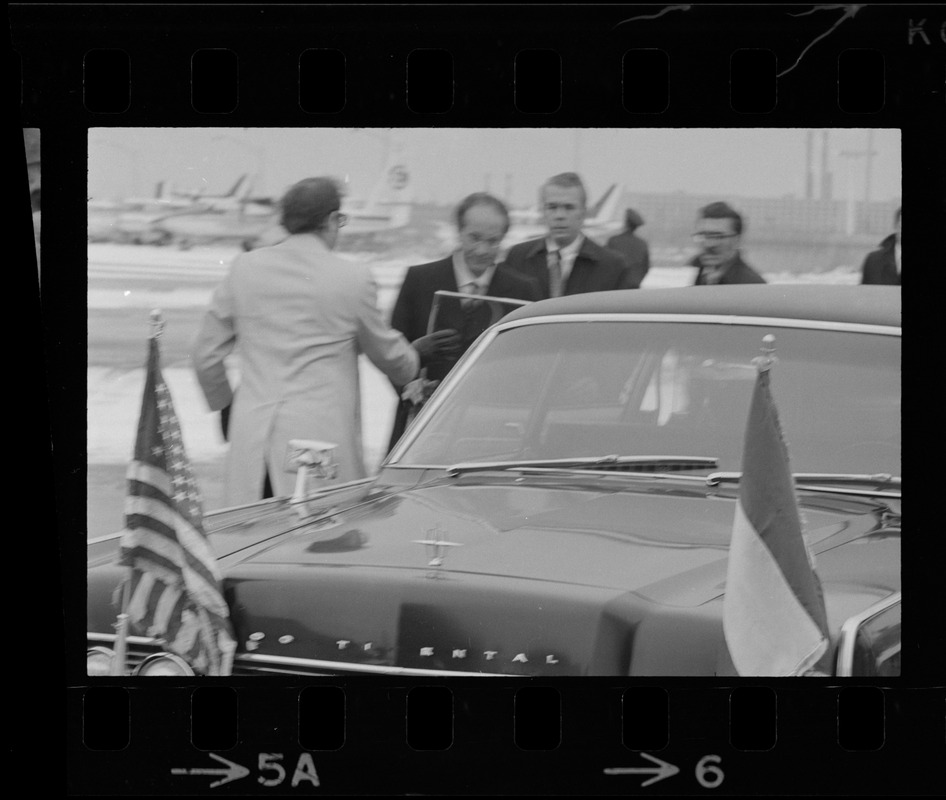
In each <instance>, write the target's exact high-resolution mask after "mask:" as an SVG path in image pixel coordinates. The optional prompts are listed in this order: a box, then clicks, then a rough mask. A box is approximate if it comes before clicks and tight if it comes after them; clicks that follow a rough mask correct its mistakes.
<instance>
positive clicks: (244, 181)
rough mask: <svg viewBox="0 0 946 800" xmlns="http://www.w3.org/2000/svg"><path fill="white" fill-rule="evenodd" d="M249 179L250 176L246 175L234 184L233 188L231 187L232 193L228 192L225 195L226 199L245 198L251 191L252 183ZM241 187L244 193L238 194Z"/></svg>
mask: <svg viewBox="0 0 946 800" xmlns="http://www.w3.org/2000/svg"><path fill="white" fill-rule="evenodd" d="M247 177H248V176H247V175H246V173H244V174H243V175H241V176H240V177H239V178H237V181H236V183H234V184H233V186H231V187H230V191H229V192H227V193H226V194H225V195H224V197H245V196H246V193H247V192H249V190H250V181H248V180H247ZM241 187H242V190H243V191H242V193H240V194H238V192H240V189H241Z"/></svg>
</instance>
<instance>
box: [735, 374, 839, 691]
mask: <svg viewBox="0 0 946 800" xmlns="http://www.w3.org/2000/svg"><path fill="white" fill-rule="evenodd" d="M770 363H771V362H770ZM723 629H724V633H725V637H726V644H727V646H728V648H729V653H730V656H731V657H732V662H733V665H734V666H735V667H736V671H737V672H738V673H739V675H753V676H781V677H785V676H794V675H803V674H805V673H809V672H810V671H812V670H814V669H815V667H816V666H817V667H819V668H820V664H819V661H820V660H821V659H822V657H823V656H824V654H825V652H826V650H827V647H828V641H829V638H828V625H827V619H826V614H825V606H824V598H823V595H822V591H821V582H820V581H819V580H818V576H817V574H816V572H815V568H814V563H813V561H812V558H811V555H810V553H809V552H808V548H807V545H806V544H805V540H804V538H803V537H802V525H801V519H800V515H799V510H798V503H797V501H796V498H795V484H794V479H793V478H792V471H791V466H790V464H789V457H788V448H787V446H786V444H785V441H784V439H783V437H782V431H781V426H780V424H779V420H778V412H777V409H776V406H775V401H774V399H773V397H772V392H771V388H770V385H769V370H768V366H759V375H758V377H757V379H756V384H755V389H754V391H753V395H752V403H751V406H750V409H749V419H748V423H747V425H746V436H745V444H744V449H743V457H742V477H741V479H740V482H739V498H738V502H737V503H736V512H735V519H734V521H733V533H732V541H731V543H730V547H729V564H728V571H727V576H726V595H725V598H724V602H723ZM810 674H816V673H814V672H811V673H810Z"/></svg>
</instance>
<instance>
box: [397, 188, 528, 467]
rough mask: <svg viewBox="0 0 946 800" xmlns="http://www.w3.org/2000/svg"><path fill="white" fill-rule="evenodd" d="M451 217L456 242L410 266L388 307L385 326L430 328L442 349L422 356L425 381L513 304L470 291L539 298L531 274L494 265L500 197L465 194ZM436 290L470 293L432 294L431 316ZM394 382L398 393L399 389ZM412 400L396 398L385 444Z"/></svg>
mask: <svg viewBox="0 0 946 800" xmlns="http://www.w3.org/2000/svg"><path fill="white" fill-rule="evenodd" d="M455 220H456V225H457V231H458V238H459V247H457V249H456V250H455V251H454V252H453V253H452V254H451V255H449V256H447V258H443V259H440V260H439V261H434V262H432V263H430V264H419V265H417V266H414V267H410V268H409V269H408V270H407V273H406V275H405V277H404V282H403V283H402V284H401V289H400V292H399V293H398V297H397V301H396V302H395V304H394V310H393V311H392V313H391V327H393V328H394V329H395V330H398V331H400V332H401V333H403V334H404V336H405V337H406V338H407V340H408V341H410V342H414V341H416V340H418V339H420V338H422V337H428V329H429V328H431V329H433V333H430V335H429V337H428V338H429V339H433V340H435V341H436V343H437V345H438V348H439V352H440V353H441V354H443V353H445V352H448V354H447V355H445V356H444V355H441V356H440V357H437V358H432V359H430V360H427V361H425V362H424V368H425V372H426V380H428V381H437V382H439V381H441V380H442V379H443V378H444V377H445V376H446V374H447V373H448V372H449V371H450V369H451V368H452V367H453V365H454V364H455V363H456V362H457V359H458V358H459V357H460V356H461V355H462V354H463V353H464V352H466V350H467V349H468V348H469V346H470V345H471V344H473V342H474V341H476V339H477V338H478V337H479V335H480V334H481V333H482V332H483V331H485V330H486V329H487V328H488V327H489V326H490V325H492V324H493V323H495V322H497V321H498V320H499V319H500V318H501V317H502V316H503V315H504V314H506V313H508V312H509V311H512V310H513V308H515V306H514V305H512V304H508V305H504V304H501V303H496V302H490V301H485V300H477V299H475V298H476V296H483V295H488V296H490V297H505V298H510V299H513V300H523V301H533V300H538V299H539V289H538V287H537V286H536V285H535V283H534V282H533V281H532V280H530V279H529V278H525V277H523V276H521V275H517V274H515V273H513V272H507V271H505V270H502V269H497V263H496V262H497V258H498V256H499V252H500V244H501V243H502V240H503V237H504V236H505V235H506V232H507V231H508V230H509V212H508V210H507V209H506V206H505V204H504V203H503V202H502V201H501V200H499V199H498V198H496V197H494V196H492V195H490V194H487V193H486V192H476V193H474V194H471V195H469V196H468V197H466V198H465V199H464V200H463V201H462V202H461V203H460V204H459V205H458V206H457V209H456V212H455ZM437 291H448V292H458V293H463V294H468V295H470V298H471V299H470V300H465V299H463V300H461V299H458V298H450V297H446V298H438V300H437V310H436V313H435V316H434V318H433V319H432V318H431V311H432V310H433V309H434V293H435V292H437ZM395 388H396V389H397V390H398V393H399V394H400V393H401V392H402V391H403V389H404V387H403V386H396V387H395ZM416 405H417V404H415V403H414V402H413V401H412V400H411V399H409V398H403V397H402V398H401V399H400V400H399V402H398V407H397V410H396V413H395V419H394V427H393V430H392V432H391V439H390V442H389V445H388V449H389V450H390V449H391V448H393V447H394V445H395V444H396V443H397V441H398V439H400V438H401V435H402V434H403V433H404V430H405V429H406V427H407V424H408V423H409V422H410V420H411V418H412V415H413V413H414V411H416Z"/></svg>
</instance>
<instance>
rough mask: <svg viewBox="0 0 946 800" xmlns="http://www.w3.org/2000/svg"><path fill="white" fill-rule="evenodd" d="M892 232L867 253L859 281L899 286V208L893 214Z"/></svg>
mask: <svg viewBox="0 0 946 800" xmlns="http://www.w3.org/2000/svg"><path fill="white" fill-rule="evenodd" d="M893 221H894V232H893V233H891V234H890V236H888V237H886V238H885V239H884V240H883V241H882V242H881V243H880V247H879V248H878V249H877V250H874V251H873V252H872V253H868V254H867V258H865V259H864V263H863V265H862V266H861V283H880V284H887V285H891V286H900V285H901V284H900V209H899V208H898V209H897V213H896V214H895V215H894V218H893Z"/></svg>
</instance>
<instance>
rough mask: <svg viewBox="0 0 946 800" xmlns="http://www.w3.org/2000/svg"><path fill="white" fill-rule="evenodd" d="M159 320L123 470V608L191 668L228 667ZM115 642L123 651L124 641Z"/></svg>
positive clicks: (216, 671)
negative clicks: (167, 380)
mask: <svg viewBox="0 0 946 800" xmlns="http://www.w3.org/2000/svg"><path fill="white" fill-rule="evenodd" d="M152 316H153V318H154V317H155V315H154V314H153V315H152ZM160 326H161V323H160V322H159V321H157V320H155V329H154V330H153V331H152V336H151V338H150V340H149V343H148V363H147V367H146V372H145V387H144V394H143V397H142V401H141V416H140V418H139V421H138V434H137V438H136V441H135V453H134V458H133V459H132V461H131V464H130V465H129V467H128V472H127V478H128V494H127V496H126V498H125V529H124V531H123V533H122V540H121V555H120V562H119V563H121V564H123V565H124V566H127V567H129V568H130V575H129V577H128V579H127V580H126V582H125V583H124V584H123V586H122V593H121V594H122V597H123V601H122V606H123V607H122V614H123V615H126V614H127V619H128V621H129V622H130V623H132V624H133V625H135V626H136V629H137V630H138V631H140V632H141V633H142V634H145V635H148V636H154V637H157V638H159V639H161V640H163V641H162V644H163V646H164V648H165V649H166V650H168V651H170V652H173V653H176V654H177V655H179V656H180V657H181V658H183V659H185V660H186V661H187V663H188V664H189V665H190V666H191V667H192V668H193V669H194V670H195V671H196V672H200V673H203V674H207V675H229V674H230V670H231V665H232V660H233V653H234V651H235V650H236V641H235V639H234V636H233V632H232V628H231V624H230V618H229V609H228V607H227V604H226V601H225V600H224V598H223V592H222V589H221V582H220V573H219V570H218V567H217V561H216V558H215V556H214V553H213V550H212V548H211V546H210V542H209V541H208V539H207V535H206V533H205V532H204V529H203V521H202V511H201V500H200V495H199V492H198V489H197V483H196V481H195V480H194V475H193V471H192V469H191V465H190V462H189V461H188V459H187V454H186V453H185V452H184V444H183V441H182V440H181V429H180V425H179V423H178V420H177V415H176V414H175V412H174V405H173V403H172V402H171V395H170V392H169V391H168V388H167V385H166V384H165V382H164V378H163V376H162V375H161V365H160V354H159V349H158V336H159V335H160ZM120 620H121V617H120ZM120 634H121V631H120ZM116 650H117V651H118V652H122V653H123V651H124V647H120V648H119V647H116ZM122 668H123V665H122Z"/></svg>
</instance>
